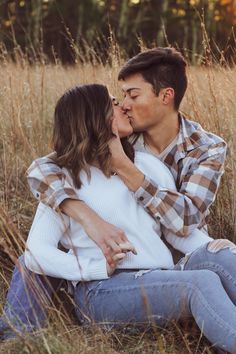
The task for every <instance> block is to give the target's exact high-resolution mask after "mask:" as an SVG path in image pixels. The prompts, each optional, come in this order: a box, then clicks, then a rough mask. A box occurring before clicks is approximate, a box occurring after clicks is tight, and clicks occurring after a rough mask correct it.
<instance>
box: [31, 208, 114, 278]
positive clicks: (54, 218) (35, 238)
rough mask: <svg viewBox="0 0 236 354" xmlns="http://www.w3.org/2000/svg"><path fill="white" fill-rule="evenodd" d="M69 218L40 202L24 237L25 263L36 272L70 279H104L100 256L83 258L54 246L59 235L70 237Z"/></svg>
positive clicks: (105, 271)
mask: <svg viewBox="0 0 236 354" xmlns="http://www.w3.org/2000/svg"><path fill="white" fill-rule="evenodd" d="M69 228H70V220H69V217H67V216H66V215H64V214H62V213H60V214H59V213H57V212H55V211H54V210H53V209H51V208H50V207H48V206H46V205H44V204H42V203H40V204H39V206H38V209H37V212H36V215H35V218H34V221H33V224H32V227H31V230H30V233H29V236H28V239H27V243H26V251H25V264H26V267H27V268H28V269H30V270H31V271H33V272H35V273H38V274H45V275H49V276H52V277H57V278H62V279H66V280H71V281H80V280H84V281H89V280H99V279H106V278H108V275H107V268H106V260H105V258H104V257H100V258H98V257H95V258H85V257H78V256H77V255H75V254H74V253H73V239H71V240H70V241H71V244H72V251H71V252H70V253H66V252H63V251H61V250H59V249H58V243H59V241H60V240H61V239H62V237H63V236H64V237H65V236H66V237H71V236H70V232H69V231H70V230H69Z"/></svg>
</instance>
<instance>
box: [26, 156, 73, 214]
mask: <svg viewBox="0 0 236 354" xmlns="http://www.w3.org/2000/svg"><path fill="white" fill-rule="evenodd" d="M52 157H53V154H50V155H47V156H45V157H41V158H39V159H36V160H35V161H33V163H32V164H31V165H30V167H29V168H28V170H27V172H26V175H27V180H28V183H29V186H30V189H31V191H32V193H33V195H34V196H35V198H37V199H38V200H39V201H41V202H43V203H44V204H46V205H48V206H50V207H51V208H53V209H54V210H56V209H57V208H58V206H59V205H60V204H61V202H62V201H63V200H65V199H67V198H70V199H77V200H79V197H78V196H77V194H76V191H75V189H74V188H73V187H72V183H71V184H70V183H69V179H68V178H66V175H65V174H64V172H63V170H62V169H61V168H60V167H59V166H57V165H56V163H55V162H54V161H53V160H52Z"/></svg>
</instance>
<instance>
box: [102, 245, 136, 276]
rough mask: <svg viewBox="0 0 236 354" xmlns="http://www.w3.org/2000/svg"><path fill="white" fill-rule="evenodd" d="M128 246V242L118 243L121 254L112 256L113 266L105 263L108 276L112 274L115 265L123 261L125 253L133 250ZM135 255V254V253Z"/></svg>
mask: <svg viewBox="0 0 236 354" xmlns="http://www.w3.org/2000/svg"><path fill="white" fill-rule="evenodd" d="M130 246H132V245H131V243H130V242H124V243H120V248H121V252H120V253H116V254H114V255H113V257H112V259H113V265H111V264H109V263H108V262H107V274H108V275H109V276H110V275H112V274H113V273H114V271H115V270H116V267H117V265H118V264H119V262H121V261H122V260H123V259H124V257H125V255H126V253H127V252H130V251H131V252H133V250H132V248H131V247H130ZM135 254H137V253H135Z"/></svg>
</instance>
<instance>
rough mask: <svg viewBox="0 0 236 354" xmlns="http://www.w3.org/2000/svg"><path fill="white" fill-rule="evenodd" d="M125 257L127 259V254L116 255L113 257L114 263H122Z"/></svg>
mask: <svg viewBox="0 0 236 354" xmlns="http://www.w3.org/2000/svg"><path fill="white" fill-rule="evenodd" d="M124 257H125V253H116V254H115V255H114V256H113V261H114V262H119V261H121V260H122V259H123V258H124Z"/></svg>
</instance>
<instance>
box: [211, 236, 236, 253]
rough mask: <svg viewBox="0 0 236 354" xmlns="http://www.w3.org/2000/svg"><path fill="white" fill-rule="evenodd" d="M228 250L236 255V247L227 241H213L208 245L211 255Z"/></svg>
mask: <svg viewBox="0 0 236 354" xmlns="http://www.w3.org/2000/svg"><path fill="white" fill-rule="evenodd" d="M226 248H228V249H229V250H230V251H231V252H232V253H236V245H235V244H234V243H233V242H231V241H229V240H227V239H217V240H213V241H210V242H209V243H208V245H207V250H208V251H209V252H211V253H217V252H219V251H221V250H223V249H226Z"/></svg>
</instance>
